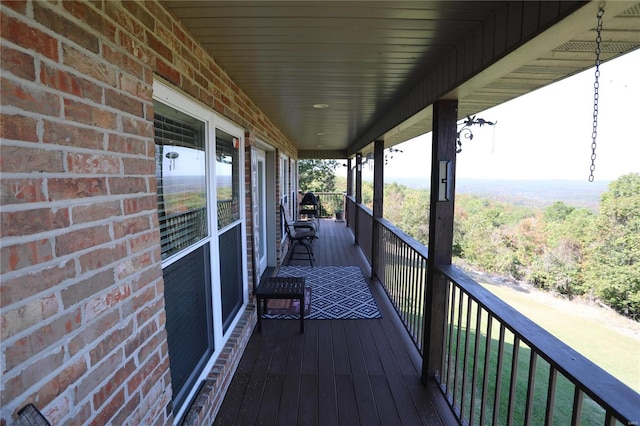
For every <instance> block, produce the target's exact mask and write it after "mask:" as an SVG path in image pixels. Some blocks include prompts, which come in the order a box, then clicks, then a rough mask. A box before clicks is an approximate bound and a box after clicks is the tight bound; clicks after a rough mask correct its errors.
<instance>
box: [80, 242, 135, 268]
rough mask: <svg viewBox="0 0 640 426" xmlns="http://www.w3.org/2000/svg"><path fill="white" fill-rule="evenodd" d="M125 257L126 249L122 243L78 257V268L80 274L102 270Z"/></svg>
mask: <svg viewBox="0 0 640 426" xmlns="http://www.w3.org/2000/svg"><path fill="white" fill-rule="evenodd" d="M126 256H127V247H126V244H125V243H124V242H121V243H118V244H115V245H114V246H113V247H107V248H102V249H97V250H93V251H91V252H89V253H86V254H83V255H81V256H80V258H79V260H80V268H81V270H82V272H83V273H84V272H87V271H93V270H95V269H99V268H102V267H104V266H106V265H109V264H111V263H114V262H117V261H118V260H120V259H122V258H124V257H126Z"/></svg>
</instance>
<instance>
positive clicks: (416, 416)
mask: <svg viewBox="0 0 640 426" xmlns="http://www.w3.org/2000/svg"><path fill="white" fill-rule="evenodd" d="M319 235H320V238H319V240H318V241H316V243H315V248H314V252H315V256H316V263H315V265H316V266H323V265H327V266H332V265H336V266H340V265H357V266H360V267H361V268H362V269H363V272H364V275H365V277H368V276H369V269H368V264H367V263H366V261H365V259H364V257H363V256H362V254H361V252H360V249H359V248H358V247H357V246H356V245H355V244H354V240H353V236H352V234H351V232H350V231H349V230H348V229H347V228H346V226H345V223H344V222H334V221H329V220H324V221H322V223H321V226H320V234H319ZM292 264H308V262H302V261H294V262H292ZM370 286H371V289H372V293H373V295H374V297H375V299H376V302H377V303H378V306H379V308H380V311H381V313H382V318H381V319H366V320H344V321H340V320H305V332H304V334H300V333H299V324H298V321H287V320H263V322H262V326H263V329H262V333H257V332H256V331H254V333H253V335H252V337H251V339H250V341H249V344H248V346H247V348H246V350H245V353H244V355H243V357H242V360H241V362H240V365H239V367H238V370H237V372H236V374H235V376H234V378H233V381H232V383H231V385H230V387H229V390H228V392H227V395H226V397H225V400H224V402H223V404H222V407H221V409H220V411H219V413H218V415H217V417H216V420H215V424H216V425H254V424H264V425H449V424H455V420H453V418H452V417H451V416H450V413H448V408H446V406H444V405H443V403H444V401H443V400H442V397H441V396H440V394H439V393H438V390H437V389H434V386H435V385H432V386H428V387H424V386H423V384H422V382H421V380H420V374H419V368H420V367H419V365H420V364H419V355H418V352H417V350H416V349H415V346H414V345H413V343H412V342H410V341H408V337H407V333H406V331H404V328H403V327H402V325H401V324H399V322H398V320H397V317H396V316H395V312H394V311H393V308H392V307H391V305H390V304H389V303H388V301H387V299H386V297H385V296H384V291H383V290H382V289H381V287H380V284H379V283H377V282H373V283H370Z"/></svg>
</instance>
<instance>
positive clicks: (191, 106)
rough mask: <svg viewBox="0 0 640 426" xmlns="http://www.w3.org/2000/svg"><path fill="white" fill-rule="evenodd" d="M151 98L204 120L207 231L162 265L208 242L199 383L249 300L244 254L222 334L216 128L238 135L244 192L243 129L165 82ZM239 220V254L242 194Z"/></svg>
mask: <svg viewBox="0 0 640 426" xmlns="http://www.w3.org/2000/svg"><path fill="white" fill-rule="evenodd" d="M153 99H154V100H156V101H158V102H160V103H163V104H165V105H167V106H170V107H172V108H174V109H176V110H178V111H180V112H182V113H184V114H187V115H189V116H192V117H194V118H196V119H198V120H200V121H202V122H204V123H205V138H206V140H205V144H206V146H207V153H208V158H207V161H206V170H207V177H208V179H207V194H208V195H207V207H208V214H209V221H208V225H209V233H208V235H207V237H206V238H204V239H203V240H201V241H199V242H198V243H196V244H194V245H192V246H190V247H189V248H187V249H185V250H182V251H180V252H178V253H175V254H174V255H172V256H170V257H168V258H167V259H165V260H164V261H163V262H162V268H163V269H164V268H165V267H167V266H169V265H171V264H172V263H174V262H175V261H177V260H178V259H181V258H182V257H184V256H185V255H187V254H188V253H190V252H192V251H193V250H195V249H197V248H198V247H200V246H202V245H204V244H206V243H207V242H208V243H209V247H210V259H209V265H210V271H211V286H212V288H211V295H212V301H213V306H212V317H213V333H214V339H213V341H214V351H213V354H212V355H211V357H210V359H209V361H208V362H207V364H206V365H205V367H204V369H203V370H202V373H201V374H200V377H199V379H198V380H196V381H195V383H196V384H199V383H200V382H201V381H202V380H204V379H206V377H207V375H208V374H209V373H210V372H211V369H212V368H213V365H214V363H215V361H216V360H217V358H218V357H219V356H220V354H221V353H222V349H223V348H224V345H225V343H226V342H227V340H229V337H230V336H231V334H232V333H233V330H234V329H235V327H236V326H237V323H238V321H239V320H240V318H241V317H242V315H243V313H244V311H245V310H246V308H247V305H248V302H249V293H248V284H247V274H246V271H247V270H248V267H247V258H246V256H242V271H243V273H242V289H243V304H242V307H241V308H240V310H239V311H238V313H237V314H236V316H235V318H234V320H233V322H232V323H231V325H230V326H229V328H228V329H227V332H226V333H224V334H223V333H222V301H221V290H220V285H219V283H220V270H219V264H218V258H219V253H220V248H219V247H218V246H219V244H218V236H219V234H220V233H221V232H223V231H224V230H218V217H217V210H216V206H217V202H216V200H217V194H216V184H215V183H216V182H215V179H216V173H215V163H216V162H215V152H216V149H215V148H216V147H215V142H216V134H215V133H216V128H218V129H220V130H224V131H225V132H227V133H229V134H231V135H233V136H235V137H237V138H238V139H239V145H238V151H239V156H240V170H239V172H240V177H239V178H240V190H241V192H242V193H244V190H245V187H244V185H245V183H244V182H245V176H244V175H245V167H244V161H245V156H244V144H245V140H244V130H243V129H242V128H241V127H239V126H237V125H235V124H234V123H232V122H230V121H228V120H226V119H224V118H223V117H221V116H219V115H217V114H216V113H215V112H214V111H212V110H210V109H208V108H206V107H205V106H203V105H202V104H199V103H197V102H195V101H193V100H191V99H189V98H187V97H186V96H185V95H183V94H181V93H179V92H178V91H176V90H174V89H173V88H172V87H169V86H167V85H166V84H165V83H163V82H160V81H158V80H154V82H153ZM239 201H240V219H239V221H240V222H242V224H243V225H241V227H240V228H241V240H242V241H241V244H242V253H246V252H247V242H246V240H247V236H246V226H245V225H244V224H246V217H245V204H246V203H245V197H243V196H241V197H240V200H239ZM239 221H236V222H234V223H233V226H235V225H237V224H238V222H239ZM197 390H198V386H197V385H196V386H194V387H193V388H192V389H190V391H189V394H188V395H187V397H186V399H185V401H186V402H185V403H184V404H183V405H182V407H180V409H179V410H178V412H174V413H173V415H174V424H179V423H180V421H181V419H182V417H183V416H184V415H185V414H186V411H187V410H188V408H189V402H190V401H192V400H193V398H194V397H195V394H196V392H197Z"/></svg>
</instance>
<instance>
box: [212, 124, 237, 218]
mask: <svg viewBox="0 0 640 426" xmlns="http://www.w3.org/2000/svg"><path fill="white" fill-rule="evenodd" d="M234 139H235V140H234ZM238 146H239V145H238V139H237V138H234V137H233V136H231V135H230V134H228V133H226V132H224V131H222V130H220V129H216V188H217V193H218V197H217V198H218V200H217V201H218V229H221V228H224V227H226V226H228V225H230V224H232V223H233V222H235V221H236V220H238V219H240V152H239V150H238Z"/></svg>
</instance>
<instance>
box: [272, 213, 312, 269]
mask: <svg viewBox="0 0 640 426" xmlns="http://www.w3.org/2000/svg"><path fill="white" fill-rule="evenodd" d="M280 214H281V215H282V221H283V222H284V231H285V233H286V234H287V239H288V240H289V246H290V247H289V255H288V256H287V264H289V263H291V261H292V260H294V259H295V260H308V261H309V263H310V264H311V266H313V249H312V247H311V243H312V242H313V240H315V239H317V238H318V237H317V236H316V233H315V230H312V229H311V228H300V227H296V226H293V225H290V224H289V222H288V221H287V214H286V212H285V210H284V207H282V205H281V206H280ZM297 247H302V248H304V249H305V250H306V257H293V256H294V255H295V251H296V248H297Z"/></svg>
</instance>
